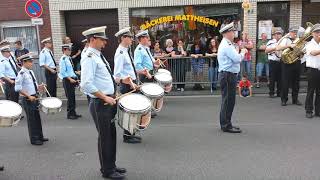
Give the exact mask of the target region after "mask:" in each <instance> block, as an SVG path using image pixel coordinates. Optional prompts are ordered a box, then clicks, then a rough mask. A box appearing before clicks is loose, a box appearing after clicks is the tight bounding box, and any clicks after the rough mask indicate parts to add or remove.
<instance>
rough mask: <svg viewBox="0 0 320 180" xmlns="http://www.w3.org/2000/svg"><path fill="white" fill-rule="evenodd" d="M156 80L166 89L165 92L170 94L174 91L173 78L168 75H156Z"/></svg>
mask: <svg viewBox="0 0 320 180" xmlns="http://www.w3.org/2000/svg"><path fill="white" fill-rule="evenodd" d="M154 79H155V80H156V81H157V82H158V84H159V85H160V86H161V87H162V88H163V89H164V91H165V92H167V93H168V92H170V91H171V89H172V76H171V74H167V73H159V72H158V73H156V74H155V75H154Z"/></svg>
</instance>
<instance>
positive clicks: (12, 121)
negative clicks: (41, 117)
mask: <svg viewBox="0 0 320 180" xmlns="http://www.w3.org/2000/svg"><path fill="white" fill-rule="evenodd" d="M21 115H22V107H21V106H20V105H19V104H18V103H16V102H13V101H8V100H0V127H12V126H15V125H17V124H18V122H19V121H20V120H21Z"/></svg>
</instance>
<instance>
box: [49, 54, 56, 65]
mask: <svg viewBox="0 0 320 180" xmlns="http://www.w3.org/2000/svg"><path fill="white" fill-rule="evenodd" d="M49 53H50V56H51V58H52V61H53V63H54V66H55V67H57V63H56V61H55V60H54V58H53V55H52V52H51V51H49Z"/></svg>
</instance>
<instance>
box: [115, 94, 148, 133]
mask: <svg viewBox="0 0 320 180" xmlns="http://www.w3.org/2000/svg"><path fill="white" fill-rule="evenodd" d="M150 121H151V102H150V100H149V99H148V98H147V97H145V96H144V95H142V94H129V95H127V96H124V97H122V98H120V100H119V103H118V124H119V126H120V127H121V128H122V129H124V130H127V131H129V132H130V133H131V134H134V133H135V132H136V131H140V130H144V129H146V128H147V127H148V125H149V124H150Z"/></svg>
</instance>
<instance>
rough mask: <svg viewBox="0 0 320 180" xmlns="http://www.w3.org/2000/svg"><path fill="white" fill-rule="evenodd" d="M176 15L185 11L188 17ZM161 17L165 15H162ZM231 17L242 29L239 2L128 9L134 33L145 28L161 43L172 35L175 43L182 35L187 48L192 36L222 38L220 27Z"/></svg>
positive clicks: (239, 29) (194, 37) (153, 38)
mask: <svg viewBox="0 0 320 180" xmlns="http://www.w3.org/2000/svg"><path fill="white" fill-rule="evenodd" d="M179 15H185V16H187V15H188V16H187V18H189V19H187V20H186V19H183V18H181V16H179ZM176 16H178V18H176ZM194 16H195V17H196V18H193V17H194ZM163 17H168V19H161V18H163ZM197 18H202V20H198V19H197ZM190 19H191V20H190ZM232 21H234V22H235V24H236V26H237V29H238V31H241V4H228V5H225V4H224V5H203V6H182V7H157V8H135V9H130V24H131V27H132V29H133V30H134V33H137V32H138V31H139V30H140V29H148V30H149V34H150V36H151V41H152V42H154V41H156V40H157V41H160V44H161V46H162V47H163V46H165V40H166V39H172V40H173V42H174V44H175V45H176V44H177V42H178V40H179V39H183V40H184V41H185V44H186V45H189V46H187V47H189V48H190V46H191V44H193V43H194V40H196V39H200V38H201V37H206V38H207V39H210V38H213V37H217V38H218V37H219V38H220V39H221V36H220V33H219V29H220V28H221V26H224V25H225V24H227V23H230V22H232ZM148 23H149V24H148ZM238 34H239V33H238ZM187 37H189V38H187ZM190 37H192V38H190ZM187 50H188V48H187Z"/></svg>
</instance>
